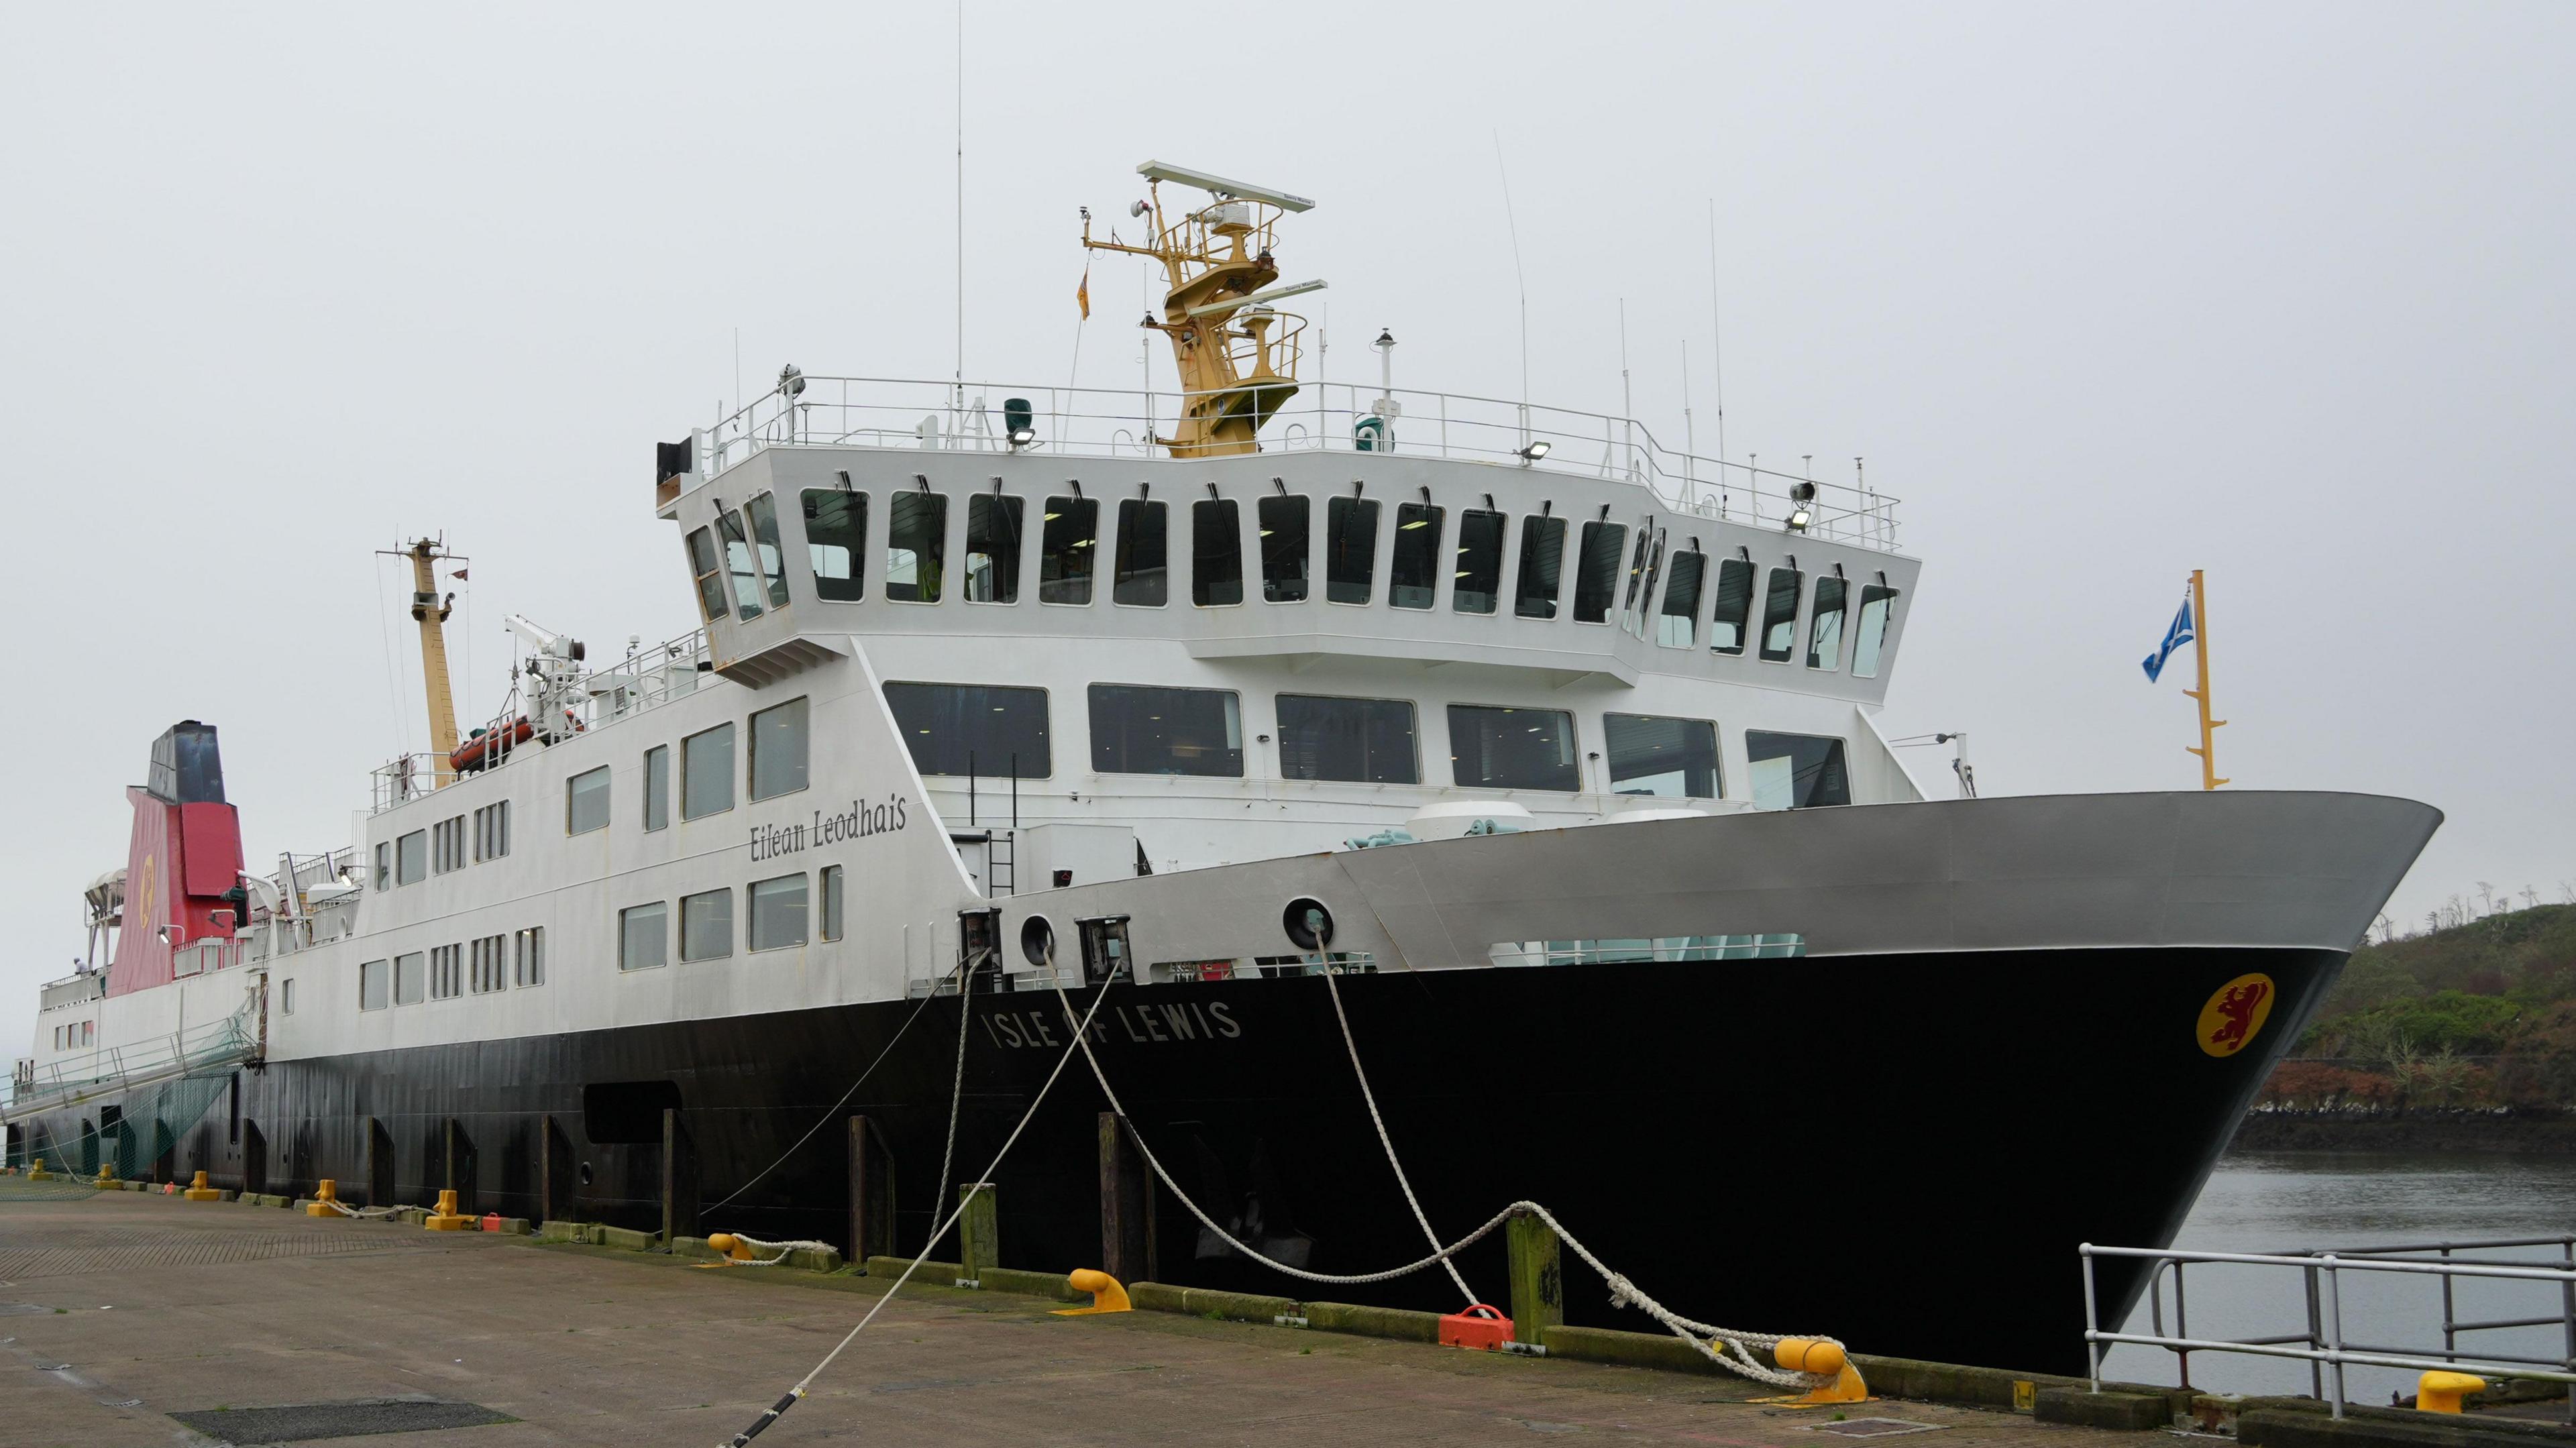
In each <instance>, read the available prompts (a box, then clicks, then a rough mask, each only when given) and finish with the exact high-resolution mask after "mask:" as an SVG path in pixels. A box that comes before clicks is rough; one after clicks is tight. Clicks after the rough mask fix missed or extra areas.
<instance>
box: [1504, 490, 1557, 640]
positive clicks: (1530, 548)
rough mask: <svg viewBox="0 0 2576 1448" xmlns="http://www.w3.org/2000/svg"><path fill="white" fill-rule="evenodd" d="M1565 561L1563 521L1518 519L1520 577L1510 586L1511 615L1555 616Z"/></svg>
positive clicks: (1543, 517)
mask: <svg viewBox="0 0 2576 1448" xmlns="http://www.w3.org/2000/svg"><path fill="white" fill-rule="evenodd" d="M1564 562H1565V520H1564V519H1563V518H1550V517H1547V516H1545V515H1543V514H1542V515H1536V516H1532V517H1527V518H1523V519H1522V520H1521V567H1520V575H1519V577H1517V578H1516V579H1514V580H1513V583H1512V612H1513V613H1515V614H1518V615H1519V616H1521V617H1522V618H1554V617H1556V594H1557V589H1558V587H1559V585H1560V582H1561V577H1562V575H1561V574H1560V572H1559V570H1560V569H1561V568H1562V567H1563V566H1564Z"/></svg>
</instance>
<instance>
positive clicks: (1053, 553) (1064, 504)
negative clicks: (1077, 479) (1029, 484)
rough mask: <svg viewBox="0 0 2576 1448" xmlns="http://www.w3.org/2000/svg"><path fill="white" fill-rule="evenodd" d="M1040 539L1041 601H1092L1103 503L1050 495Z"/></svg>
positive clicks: (1091, 499) (1039, 587)
mask: <svg viewBox="0 0 2576 1448" xmlns="http://www.w3.org/2000/svg"><path fill="white" fill-rule="evenodd" d="M1045 522H1046V527H1045V529H1044V530H1043V533H1042V536H1041V537H1040V538H1039V540H1038V550H1039V552H1038V602H1040V603H1066V604H1076V605H1080V604H1087V603H1089V602H1091V574H1092V570H1093V568H1094V567H1095V566H1096V563H1097V560H1098V559H1099V556H1100V547H1099V544H1100V503H1099V500H1098V499H1095V498H1049V499H1047V503H1046V519H1045Z"/></svg>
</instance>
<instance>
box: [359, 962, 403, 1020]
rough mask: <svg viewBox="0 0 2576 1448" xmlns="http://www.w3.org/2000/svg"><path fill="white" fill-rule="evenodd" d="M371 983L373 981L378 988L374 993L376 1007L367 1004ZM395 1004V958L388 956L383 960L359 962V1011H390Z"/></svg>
mask: <svg viewBox="0 0 2576 1448" xmlns="http://www.w3.org/2000/svg"><path fill="white" fill-rule="evenodd" d="M370 981H373V982H374V984H375V986H376V989H375V990H374V991H373V992H372V994H373V995H374V996H375V997H376V1003H375V1004H374V1005H369V1004H367V997H368V995H369V994H370V992H369V991H368V989H367V986H368V983H369V982H370ZM393 1003H394V961H393V957H392V956H386V957H385V958H384V959H382V960H362V961H360V962H358V1009H359V1010H361V1011H381V1010H388V1009H391V1008H392V1006H393Z"/></svg>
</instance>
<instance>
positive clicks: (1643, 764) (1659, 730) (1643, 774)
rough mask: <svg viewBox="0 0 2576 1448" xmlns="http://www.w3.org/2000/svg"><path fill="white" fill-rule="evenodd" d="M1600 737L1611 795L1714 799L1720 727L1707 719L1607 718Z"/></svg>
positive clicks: (1641, 716) (1609, 716) (1631, 716)
mask: <svg viewBox="0 0 2576 1448" xmlns="http://www.w3.org/2000/svg"><path fill="white" fill-rule="evenodd" d="M1601 738H1602V744H1603V746H1604V747H1605V748H1606V749H1607V750H1608V752H1609V755H1610V792H1611V793H1612V794H1656V795H1667V796H1671V797H1673V798H1677V799H1715V798H1717V797H1718V795H1719V794H1720V793H1722V792H1723V791H1721V790H1720V789H1719V788H1718V778H1717V726H1716V725H1715V724H1712V723H1710V722H1709V721H1707V720H1706V719H1664V718H1658V717H1656V716H1654V715H1651V714H1604V715H1602V716H1601Z"/></svg>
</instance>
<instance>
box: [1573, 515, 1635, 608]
mask: <svg viewBox="0 0 2576 1448" xmlns="http://www.w3.org/2000/svg"><path fill="white" fill-rule="evenodd" d="M1627 547H1628V525H1627V524H1625V523H1603V522H1599V521H1594V522H1590V523H1586V524H1584V525H1583V548H1582V551H1581V554H1580V557H1579V561H1578V562H1577V563H1576V565H1575V569H1574V621H1575V622H1576V623H1607V622H1609V621H1610V603H1611V600H1612V599H1614V598H1616V597H1617V596H1618V593H1619V555H1620V554H1621V553H1623V552H1625V551H1626V549H1627Z"/></svg>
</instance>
